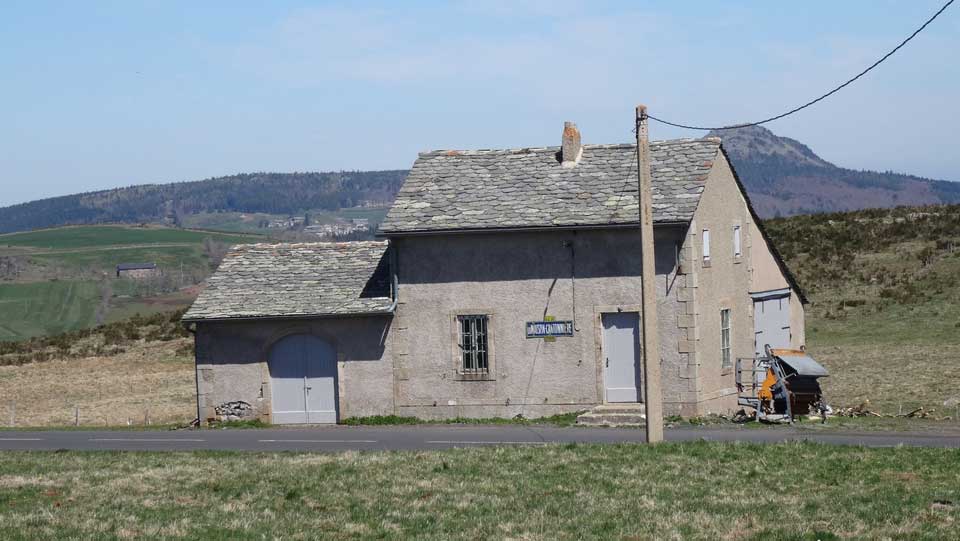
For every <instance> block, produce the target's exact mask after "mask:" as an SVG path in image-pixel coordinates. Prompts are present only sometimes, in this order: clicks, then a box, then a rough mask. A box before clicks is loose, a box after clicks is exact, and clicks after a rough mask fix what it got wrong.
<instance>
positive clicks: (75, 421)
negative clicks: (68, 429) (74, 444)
mask: <svg viewBox="0 0 960 541" xmlns="http://www.w3.org/2000/svg"><path fill="white" fill-rule="evenodd" d="M73 426H80V406H77V405H74V406H73Z"/></svg>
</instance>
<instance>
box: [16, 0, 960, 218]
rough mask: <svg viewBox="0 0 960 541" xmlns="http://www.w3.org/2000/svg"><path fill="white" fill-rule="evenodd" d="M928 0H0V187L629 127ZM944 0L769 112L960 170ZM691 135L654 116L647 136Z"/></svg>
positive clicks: (86, 185) (786, 73)
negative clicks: (828, 94) (637, 112)
mask: <svg viewBox="0 0 960 541" xmlns="http://www.w3.org/2000/svg"><path fill="white" fill-rule="evenodd" d="M942 3H943V0H844V1H843V2H837V1H836V0H807V1H805V2H770V1H767V0H762V1H761V0H757V1H746V0H744V1H739V2H733V1H731V2H716V1H713V0H711V1H707V0H702V1H701V0H691V1H685V2H675V1H667V0H664V1H642V0H631V1H624V2H612V1H610V2H607V1H603V0H593V1H589V2H587V1H584V2H576V1H566V0H549V1H541V0H532V1H521V0H513V1H511V0H489V1H451V2H422V1H419V2H418V1H410V2H403V3H400V2H359V1H355V2H319V1H317V2H297V1H280V0H274V1H271V2H236V1H205V2H188V1H170V2H141V1H116V2H107V1H94V0H90V1H86V2H74V1H63V2H52V1H41V0H26V1H19V0H6V1H5V2H4V3H3V6H2V9H0V74H2V77H0V206H5V205H11V204H16V203H20V202H26V201H30V200H34V199H40V198H44V197H51V196H56V195H66V194H71V193H77V192H82V191H91V190H97V189H105V188H113V187H118V186H128V185H133V184H143V183H154V182H175V181H185V180H198V179H203V178H209V177H214V176H222V175H229V174H234V173H240V172H254V171H279V172H292V171H330V170H342V169H347V170H351V169H359V170H370V169H400V168H408V167H410V165H411V164H412V163H413V161H414V159H416V155H417V152H420V151H425V150H431V149H450V148H456V149H469V148H505V147H530V146H551V145H559V144H560V136H561V131H562V128H563V122H564V121H568V120H569V121H574V122H576V123H577V124H578V126H579V128H580V131H581V133H582V134H583V140H584V142H585V143H620V142H628V141H630V140H631V138H632V134H631V129H632V127H633V114H634V113H633V110H634V107H635V106H636V105H637V104H638V103H644V104H646V105H647V106H648V107H649V110H650V113H651V114H653V115H655V116H659V117H662V118H665V119H668V120H672V121H675V122H680V123H694V124H707V125H717V124H719V125H729V124H733V123H737V122H745V121H749V120H754V119H757V118H761V117H767V116H770V115H773V114H776V113H780V112H782V111H783V110H785V109H789V108H791V107H793V106H795V105H797V104H799V103H803V102H805V101H808V100H809V99H812V98H813V97H816V96H817V95H820V94H822V93H823V92H825V91H826V90H828V89H830V88H832V87H833V86H836V85H837V84H839V83H840V82H842V81H844V80H846V79H847V78H849V77H850V76H852V75H854V74H855V73H857V72H859V71H860V70H861V69H863V68H864V67H866V66H867V65H869V64H870V63H872V62H873V61H874V60H876V59H877V58H879V57H880V56H881V55H883V54H884V53H886V52H887V51H888V50H889V49H891V48H892V47H893V46H895V45H896V44H897V43H899V42H900V41H901V40H902V39H903V38H905V37H906V36H907V35H909V34H910V33H911V32H912V31H913V30H914V29H916V27H918V26H919V25H920V24H922V22H923V21H924V20H926V19H927V18H928V17H929V16H930V15H932V14H933V13H934V12H935V11H936V10H937V9H939V7H940V6H941V5H942ZM958 54H960V5H954V6H952V7H950V8H948V10H947V11H946V12H945V13H944V14H943V15H941V17H940V18H939V19H937V20H936V21H935V22H934V23H933V24H931V26H930V27H928V28H927V30H926V31H924V32H923V33H922V34H920V35H919V36H918V37H917V38H915V39H914V40H913V41H912V42H911V43H910V44H908V45H907V46H906V47H905V48H904V49H902V50H901V51H900V52H898V53H897V54H896V55H894V56H893V57H892V58H890V59H889V60H888V61H887V62H885V63H884V64H883V65H881V66H880V67H879V68H877V70H875V71H873V72H871V73H870V74H868V75H867V76H866V77H865V78H863V79H861V80H860V81H858V82H857V83H854V85H852V86H850V87H848V88H847V89H845V90H843V91H841V93H839V94H838V95H836V96H834V97H832V98H830V99H829V100H827V101H825V102H823V103H820V104H818V105H816V106H814V107H812V108H810V109H807V110H805V111H803V112H802V113H800V114H797V115H794V116H791V117H789V118H786V119H783V120H780V121H777V122H774V123H771V124H768V125H767V127H769V128H770V129H771V130H773V131H774V132H775V133H776V134H778V135H784V136H789V137H793V138H795V139H798V140H800V141H802V142H804V143H806V144H807V145H809V146H810V147H811V148H812V149H813V150H814V151H815V152H817V153H818V154H820V155H821V156H822V157H823V158H825V159H827V160H829V161H832V162H834V163H836V164H837V165H841V166H845V167H852V168H859V169H874V170H882V171H885V170H892V171H897V172H904V173H910V174H916V175H921V176H926V177H931V178H940V179H947V180H958V181H960V152H958V151H957V148H958V145H957V142H956V141H957V136H956V134H955V133H954V132H955V131H956V130H957V129H958V128H957V126H958V125H960V103H958V99H957V97H958V96H960V62H958V61H957V56H958ZM701 135H703V132H694V131H688V130H681V129H676V128H670V127H667V126H663V125H658V124H656V123H654V124H652V125H651V137H652V138H654V139H668V138H677V137H699V136H701Z"/></svg>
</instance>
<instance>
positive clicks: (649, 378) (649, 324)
mask: <svg viewBox="0 0 960 541" xmlns="http://www.w3.org/2000/svg"><path fill="white" fill-rule="evenodd" d="M636 129H637V196H638V198H639V201H638V203H639V207H640V250H641V252H640V259H641V261H642V264H643V272H642V279H643V283H642V285H641V286H640V288H641V292H642V295H643V301H642V304H641V309H640V310H641V311H640V318H641V320H642V323H643V328H642V329H641V333H642V335H643V376H642V378H643V402H644V408H645V410H646V415H647V423H646V424H647V443H657V442H661V441H663V395H662V394H661V392H660V345H659V340H657V338H658V333H659V329H658V325H657V322H658V320H657V285H656V284H657V282H656V267H655V262H656V255H655V252H654V242H653V204H652V199H653V197H652V196H653V188H652V186H651V179H650V134H649V131H648V128H647V107H646V106H645V105H638V106H637V116H636Z"/></svg>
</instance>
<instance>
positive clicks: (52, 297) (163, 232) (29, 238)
mask: <svg viewBox="0 0 960 541" xmlns="http://www.w3.org/2000/svg"><path fill="white" fill-rule="evenodd" d="M205 239H213V240H215V241H217V242H219V243H222V244H234V243H243V242H258V241H262V240H264V239H265V237H262V236H256V235H228V234H223V233H216V232H210V231H195V230H184V229H175V228H169V227H159V226H151V227H124V226H78V227H62V228H57V229H46V230H40V231H31V232H27V233H14V234H8V235H0V257H2V256H10V255H12V256H17V259H18V260H20V261H22V260H24V259H25V260H26V261H27V262H28V263H27V264H25V265H24V264H23V263H21V265H22V266H23V267H24V268H25V270H23V271H21V274H20V275H18V276H14V277H11V276H6V277H5V280H6V281H4V282H0V340H22V339H25V338H30V337H34V336H41V335H49V334H54V333H59V332H63V331H70V330H75V329H81V328H85V327H89V326H90V325H92V324H94V323H95V322H96V321H95V312H96V310H97V306H98V305H99V304H100V303H101V297H102V294H101V290H102V289H103V282H104V281H108V282H109V285H110V290H111V292H112V296H113V298H112V299H111V301H110V305H109V308H108V310H107V311H106V314H105V315H104V318H103V321H107V322H109V321H117V320H119V319H123V318H128V317H131V316H133V315H135V314H137V313H139V314H143V315H149V314H155V313H159V312H163V311H167V310H172V309H178V308H181V307H184V306H186V305H188V304H189V303H190V302H191V301H192V298H193V295H195V291H192V290H189V289H187V290H184V291H176V290H177V289H178V288H180V287H183V286H191V285H193V284H195V283H198V282H200V281H201V280H203V279H204V278H205V277H206V276H207V275H209V273H210V272H211V262H210V258H209V257H208V254H207V252H206V250H205V249H204V241H205ZM139 262H152V263H156V264H157V266H158V267H159V268H160V269H161V271H162V272H163V274H164V276H163V277H162V278H159V279H155V280H153V279H152V280H148V281H137V280H130V279H126V278H119V279H117V278H115V269H116V265H118V264H120V263H139Z"/></svg>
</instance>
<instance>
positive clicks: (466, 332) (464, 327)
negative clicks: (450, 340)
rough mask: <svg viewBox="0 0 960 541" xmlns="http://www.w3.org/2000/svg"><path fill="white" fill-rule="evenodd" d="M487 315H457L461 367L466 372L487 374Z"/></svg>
mask: <svg viewBox="0 0 960 541" xmlns="http://www.w3.org/2000/svg"><path fill="white" fill-rule="evenodd" d="M487 321H488V317H487V316H486V315H469V316H457V322H458V323H459V328H460V358H461V361H460V369H461V371H462V372H463V373H464V374H487V373H489V363H488V357H487V352H488V351H489V349H488V347H487Z"/></svg>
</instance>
